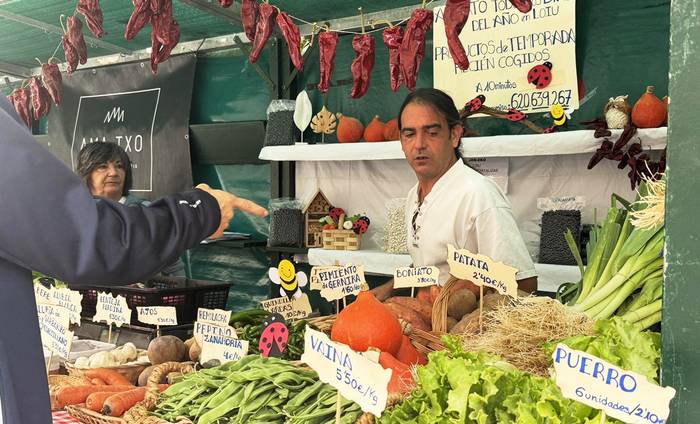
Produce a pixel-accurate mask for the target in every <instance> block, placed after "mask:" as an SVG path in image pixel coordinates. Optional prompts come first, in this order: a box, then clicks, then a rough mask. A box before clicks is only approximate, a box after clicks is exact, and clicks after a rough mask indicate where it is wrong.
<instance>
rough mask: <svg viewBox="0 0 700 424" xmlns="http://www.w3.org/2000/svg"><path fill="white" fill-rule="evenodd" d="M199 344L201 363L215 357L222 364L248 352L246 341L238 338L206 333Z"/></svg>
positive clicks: (237, 358)
mask: <svg viewBox="0 0 700 424" xmlns="http://www.w3.org/2000/svg"><path fill="white" fill-rule="evenodd" d="M201 346H202V353H201V355H200V362H201V363H206V362H207V361H211V360H212V359H217V360H219V361H220V362H221V363H222V364H223V363H226V362H231V361H238V360H240V359H241V358H243V357H244V356H246V355H247V354H248V341H247V340H238V339H235V338H232V337H224V336H215V335H212V334H206V335H204V339H203V340H202V345H201Z"/></svg>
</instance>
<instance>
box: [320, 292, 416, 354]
mask: <svg viewBox="0 0 700 424" xmlns="http://www.w3.org/2000/svg"><path fill="white" fill-rule="evenodd" d="M401 336H402V331H401V324H399V320H398V319H396V317H395V316H394V314H392V313H391V311H390V310H389V309H388V308H387V307H386V306H385V305H384V304H383V303H381V302H380V301H378V300H377V299H376V298H375V297H374V295H373V294H372V293H371V292H369V291H363V292H360V294H359V295H358V296H357V299H356V300H355V301H354V302H353V303H352V304H351V305H349V306H348V307H347V308H345V309H343V310H342V311H341V312H340V313H339V314H338V317H337V318H336V320H335V323H333V327H332V328H331V339H332V340H334V341H336V342H340V343H343V344H346V345H348V346H350V348H352V349H353V350H355V351H357V352H365V351H366V350H367V349H369V348H370V347H374V348H377V349H379V350H381V351H382V352H389V353H391V354H392V355H395V354H396V353H397V352H398V351H399V348H400V347H401Z"/></svg>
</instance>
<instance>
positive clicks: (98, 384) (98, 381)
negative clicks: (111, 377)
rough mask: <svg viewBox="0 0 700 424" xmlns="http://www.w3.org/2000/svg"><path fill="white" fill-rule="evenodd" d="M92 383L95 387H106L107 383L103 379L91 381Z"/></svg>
mask: <svg viewBox="0 0 700 424" xmlns="http://www.w3.org/2000/svg"><path fill="white" fill-rule="evenodd" d="M90 383H92V384H94V385H95V386H106V385H107V383H105V382H104V380H102V379H101V378H93V379H92V380H90Z"/></svg>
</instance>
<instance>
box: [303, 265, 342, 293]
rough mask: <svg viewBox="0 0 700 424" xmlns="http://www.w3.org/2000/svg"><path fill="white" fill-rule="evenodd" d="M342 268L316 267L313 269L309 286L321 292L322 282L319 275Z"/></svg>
mask: <svg viewBox="0 0 700 424" xmlns="http://www.w3.org/2000/svg"><path fill="white" fill-rule="evenodd" d="M340 268H341V267H340V266H333V265H332V266H315V267H313V268H311V274H310V275H309V284H310V288H311V290H319V291H320V290H321V280H319V278H318V274H320V273H321V272H327V271H332V270H335V269H340Z"/></svg>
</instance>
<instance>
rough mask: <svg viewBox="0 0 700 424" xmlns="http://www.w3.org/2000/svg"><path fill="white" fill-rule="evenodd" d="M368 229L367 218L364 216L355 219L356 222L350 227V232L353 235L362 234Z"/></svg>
mask: <svg viewBox="0 0 700 424" xmlns="http://www.w3.org/2000/svg"><path fill="white" fill-rule="evenodd" d="M368 228H369V218H367V217H366V216H361V217H359V218H357V221H355V223H354V224H353V225H352V230H353V231H354V232H355V234H364V233H366V232H367V229H368Z"/></svg>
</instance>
